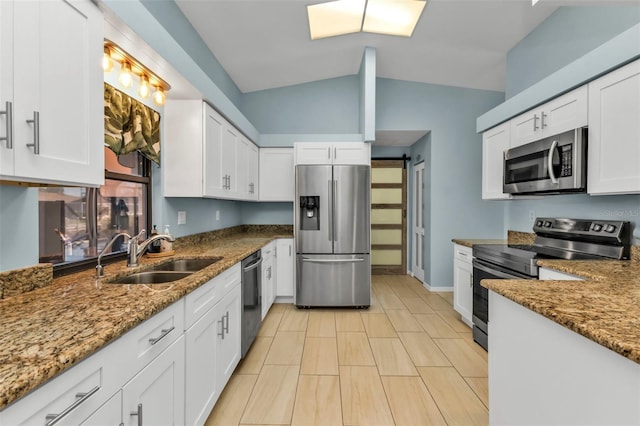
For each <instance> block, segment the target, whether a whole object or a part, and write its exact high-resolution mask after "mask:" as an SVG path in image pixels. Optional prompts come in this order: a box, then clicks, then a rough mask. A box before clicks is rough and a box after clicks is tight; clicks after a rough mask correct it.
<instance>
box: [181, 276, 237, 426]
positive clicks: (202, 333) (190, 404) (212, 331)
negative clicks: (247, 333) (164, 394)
mask: <svg viewBox="0 0 640 426" xmlns="http://www.w3.org/2000/svg"><path fill="white" fill-rule="evenodd" d="M225 292H226V294H225ZM186 302H187V303H186V305H187V312H186V313H187V317H193V313H194V312H196V313H197V312H199V315H200V317H199V319H197V318H198V317H197V316H196V317H195V318H196V319H195V320H194V321H195V322H194V323H193V325H191V326H190V327H189V328H187V330H186V331H185V339H186V354H187V355H186V357H187V358H186V369H185V371H186V374H185V376H186V379H185V380H186V388H185V389H186V392H185V400H186V402H185V407H186V412H185V420H186V421H185V423H186V424H188V425H203V424H204V422H205V421H206V420H207V417H208V416H209V413H210V412H211V409H212V408H213V406H214V405H215V403H216V401H217V400H218V397H219V396H220V393H221V392H222V389H224V386H225V385H226V384H227V381H228V380H229V378H230V377H231V374H232V373H233V370H234V369H235V368H236V366H237V365H238V362H240V356H241V348H240V344H241V334H240V333H241V329H240V327H241V326H242V306H241V303H242V302H241V287H240V267H239V265H236V266H233V267H232V268H231V269H229V270H227V271H225V272H223V273H222V274H220V275H219V276H217V277H216V278H214V279H213V280H211V281H210V282H208V283H207V284H204V285H203V286H201V287H200V288H198V289H197V290H195V291H194V292H192V293H191V294H189V295H187V298H186ZM190 307H191V308H190ZM204 307H208V308H209V309H208V310H207V311H206V312H204V313H203V308H204ZM196 315H197V314H196ZM190 323H191V321H189V320H187V325H188V324H190Z"/></svg>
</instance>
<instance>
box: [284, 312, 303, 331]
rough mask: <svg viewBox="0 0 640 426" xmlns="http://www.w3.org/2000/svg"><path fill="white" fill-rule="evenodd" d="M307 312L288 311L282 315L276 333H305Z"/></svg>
mask: <svg viewBox="0 0 640 426" xmlns="http://www.w3.org/2000/svg"><path fill="white" fill-rule="evenodd" d="M308 321H309V312H308V311H305V310H302V309H290V310H287V311H286V312H285V313H284V316H283V317H282V321H280V326H279V327H278V331H306V330H307V322H308Z"/></svg>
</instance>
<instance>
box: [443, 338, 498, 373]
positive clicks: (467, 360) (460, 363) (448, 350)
mask: <svg viewBox="0 0 640 426" xmlns="http://www.w3.org/2000/svg"><path fill="white" fill-rule="evenodd" d="M434 341H435V342H436V345H438V347H439V348H440V350H442V352H443V353H444V354H445V356H446V357H447V358H448V359H449V361H451V364H453V366H454V367H455V368H456V370H458V373H460V375H461V376H462V377H488V372H487V362H486V361H485V360H484V359H482V357H480V355H478V354H477V353H476V352H475V351H474V350H473V349H471V347H469V345H468V344H467V343H465V341H464V340H462V339H434Z"/></svg>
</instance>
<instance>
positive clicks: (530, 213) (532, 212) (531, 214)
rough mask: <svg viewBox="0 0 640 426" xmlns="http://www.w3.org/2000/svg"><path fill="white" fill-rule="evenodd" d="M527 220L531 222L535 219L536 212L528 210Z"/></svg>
mask: <svg viewBox="0 0 640 426" xmlns="http://www.w3.org/2000/svg"><path fill="white" fill-rule="evenodd" d="M529 220H530V221H531V222H533V221H534V220H536V212H535V211H533V210H529Z"/></svg>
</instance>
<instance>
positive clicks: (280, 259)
mask: <svg viewBox="0 0 640 426" xmlns="http://www.w3.org/2000/svg"><path fill="white" fill-rule="evenodd" d="M276 246H277V253H278V256H277V258H276V264H277V265H276V269H277V271H278V272H277V273H276V275H277V278H278V279H277V281H276V297H293V277H294V271H293V268H294V264H295V262H294V261H293V258H294V255H295V250H294V248H293V238H280V239H278V240H277V242H276Z"/></svg>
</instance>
